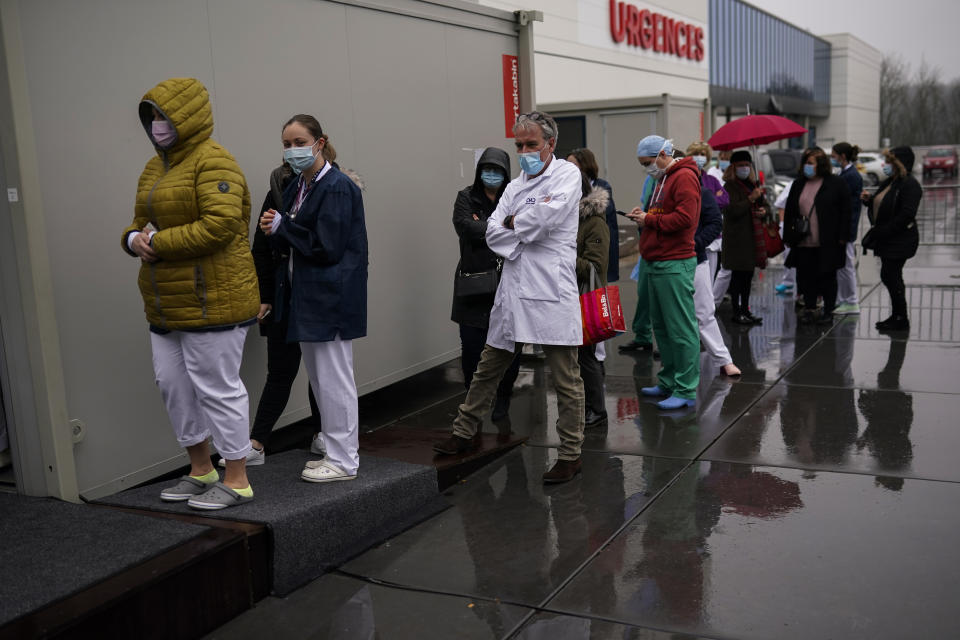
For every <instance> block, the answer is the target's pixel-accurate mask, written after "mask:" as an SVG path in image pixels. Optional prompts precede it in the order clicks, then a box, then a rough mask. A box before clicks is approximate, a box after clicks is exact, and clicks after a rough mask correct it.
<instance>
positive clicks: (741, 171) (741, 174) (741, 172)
mask: <svg viewBox="0 0 960 640" xmlns="http://www.w3.org/2000/svg"><path fill="white" fill-rule="evenodd" d="M736 173H737V177H738V178H740V179H741V180H746V179H747V178H749V177H750V167H737V168H736Z"/></svg>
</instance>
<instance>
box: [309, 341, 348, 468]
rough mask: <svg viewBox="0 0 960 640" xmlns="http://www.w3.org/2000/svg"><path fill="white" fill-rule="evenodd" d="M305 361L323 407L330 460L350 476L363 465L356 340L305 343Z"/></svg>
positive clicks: (321, 435) (314, 391)
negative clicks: (354, 354) (354, 353)
mask: <svg viewBox="0 0 960 640" xmlns="http://www.w3.org/2000/svg"><path fill="white" fill-rule="evenodd" d="M300 351H301V353H303V364H304V365H305V366H306V368H307V374H308V375H309V376H310V386H311V387H313V395H314V396H315V397H316V399H317V406H318V407H319V408H320V422H321V424H322V425H323V426H322V430H321V434H320V437H321V438H322V439H323V446H324V448H325V449H326V450H327V454H326V459H327V460H329V461H330V462H332V463H333V464H335V465H337V466H338V467H340V468H341V469H343V470H344V471H345V472H347V473H348V474H349V475H356V473H357V469H358V468H359V467H360V454H359V453H358V450H359V448H360V442H359V436H360V433H359V431H360V417H359V411H358V408H357V383H356V382H355V381H354V379H353V340H341V339H340V337H339V336H337V337H336V338H335V339H333V340H331V341H329V342H301V343H300Z"/></svg>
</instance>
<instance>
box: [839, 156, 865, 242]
mask: <svg viewBox="0 0 960 640" xmlns="http://www.w3.org/2000/svg"><path fill="white" fill-rule="evenodd" d="M840 177H841V178H842V179H843V181H844V182H845V183H846V185H847V191H848V192H849V193H850V238H851V240H850V242H853V241H854V239H856V237H857V231H858V230H859V227H860V209H861V208H862V206H863V205H862V204H861V203H860V192H861V191H863V178H862V177H861V176H860V172H859V171H857V168H856V167H855V166H853V165H852V164H851V165H850V166H848V167H847V168H846V169H844V170H843V171H841V172H840Z"/></svg>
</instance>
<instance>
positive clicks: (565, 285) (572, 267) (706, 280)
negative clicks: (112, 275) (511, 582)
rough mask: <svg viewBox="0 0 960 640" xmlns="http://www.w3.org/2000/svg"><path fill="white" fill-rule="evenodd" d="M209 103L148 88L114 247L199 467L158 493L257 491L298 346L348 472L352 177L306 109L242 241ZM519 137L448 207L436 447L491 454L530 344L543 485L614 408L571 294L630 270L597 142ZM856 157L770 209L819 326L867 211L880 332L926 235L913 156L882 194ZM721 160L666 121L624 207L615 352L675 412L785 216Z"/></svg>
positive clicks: (359, 280)
mask: <svg viewBox="0 0 960 640" xmlns="http://www.w3.org/2000/svg"><path fill="white" fill-rule="evenodd" d="M212 113H213V111H212V108H211V105H210V101H209V95H208V93H207V91H206V89H205V88H204V87H203V85H202V84H201V83H200V82H198V81H197V80H194V79H184V78H173V79H170V80H166V81H164V82H161V83H160V84H158V85H157V86H156V87H154V88H153V89H151V90H150V91H148V92H147V94H146V95H145V96H144V97H143V99H142V101H141V102H140V105H139V114H140V120H141V122H142V124H143V127H144V129H145V132H146V134H147V137H148V138H149V140H150V142H151V143H152V145H153V146H154V149H155V151H156V154H155V155H154V156H153V157H151V158H150V160H149V161H148V162H147V164H146V166H145V168H144V170H143V173H142V174H141V176H140V180H139V183H138V189H137V199H136V205H135V212H134V220H133V222H132V224H131V225H130V226H128V227H127V228H126V229H125V230H124V232H123V235H122V246H123V249H124V250H125V251H127V252H128V253H129V254H130V255H132V256H135V257H139V258H140V260H141V267H140V274H139V277H138V284H139V287H140V291H141V294H142V297H143V302H144V310H145V314H146V316H147V322H148V327H149V332H150V337H151V347H152V351H153V365H154V374H155V377H156V380H157V384H158V386H159V388H160V391H161V395H162V396H163V400H164V403H165V406H166V408H167V412H168V415H169V417H170V421H171V423H172V425H173V429H174V433H175V435H176V437H177V440H178V442H179V443H180V444H181V446H183V447H184V448H185V449H186V451H187V454H188V456H189V459H190V470H189V472H188V474H187V475H185V476H183V477H182V478H180V479H179V481H178V482H177V483H176V484H173V485H172V486H169V487H166V488H164V489H163V490H162V491H161V495H160V498H161V499H162V500H165V501H185V502H186V503H187V504H188V505H189V506H190V507H193V508H195V509H204V510H215V509H223V508H227V507H231V506H234V505H239V504H243V503H246V502H249V501H251V500H253V497H254V493H253V488H252V486H251V485H250V482H249V479H248V477H247V475H246V466H248V465H250V466H253V465H259V464H263V463H264V461H265V457H266V453H265V449H266V444H267V442H268V440H269V437H270V433H271V431H272V429H273V427H274V425H275V424H276V422H277V420H278V418H279V416H280V414H281V412H282V411H283V408H284V407H285V405H286V403H287V400H288V398H289V394H290V390H291V387H292V384H293V382H294V379H295V378H296V375H297V371H298V369H299V365H300V362H301V359H302V361H303V362H304V364H305V367H306V370H307V372H308V376H309V382H310V385H309V396H310V402H311V414H312V417H311V420H312V424H313V426H314V431H315V436H314V437H313V440H312V443H311V451H312V452H313V453H314V454H316V455H317V456H319V459H317V460H311V461H309V462H307V463H306V465H305V466H304V468H303V470H302V471H301V473H300V478H301V479H302V480H304V481H307V482H312V483H325V482H333V481H344V480H353V479H355V478H356V477H357V474H358V471H359V465H360V459H359V455H358V448H359V443H358V430H359V416H358V399H357V388H356V383H355V380H354V371H353V340H355V339H358V338H362V337H364V336H365V335H366V328H367V262H368V255H367V232H366V223H365V217H364V206H363V197H362V184H361V183H360V181H359V179H358V177H357V176H356V175H355V174H352V172H349V171H344V170H341V169H340V167H339V166H338V165H337V164H336V162H335V159H336V152H335V151H334V149H333V146H332V145H331V143H330V139H329V136H328V135H327V134H326V133H324V131H323V129H322V127H321V125H320V122H319V121H318V120H317V119H316V118H315V117H313V116H311V115H307V114H298V115H295V116H293V117H292V118H290V119H289V120H288V121H287V122H286V123H284V125H283V126H282V128H281V145H282V149H283V156H284V164H283V165H282V166H280V167H278V168H276V169H275V170H274V171H273V172H272V174H271V176H270V180H269V187H270V188H269V190H268V192H267V196H266V198H265V200H264V203H263V206H262V207H261V210H260V216H259V219H258V223H257V225H256V231H255V234H254V239H253V246H252V249H251V244H250V239H249V231H248V229H249V223H250V213H251V203H250V192H249V189H248V188H247V184H246V181H245V179H244V176H243V173H242V172H241V171H240V169H239V166H238V165H237V163H236V161H235V160H234V158H233V157H232V156H231V155H230V153H229V152H228V151H227V150H226V149H225V148H223V147H222V146H221V145H219V144H218V143H217V142H215V141H214V140H213V139H212V138H211V133H212V131H213V116H212ZM513 133H514V138H515V144H516V151H517V155H518V158H519V161H520V168H521V171H520V173H519V175H518V176H517V177H515V178H512V179H511V163H510V157H509V155H508V154H507V153H506V152H505V151H503V150H501V149H497V148H494V147H490V148H487V149H486V150H484V152H483V153H482V154H481V156H480V157H479V159H478V162H477V166H476V170H475V174H474V179H473V182H472V183H471V184H470V185H468V186H467V187H465V188H464V189H462V190H461V191H460V192H459V193H458V194H457V197H456V201H455V203H454V208H453V225H454V229H455V231H456V233H457V236H458V238H459V244H460V258H459V261H458V264H457V266H456V270H455V275H454V283H453V284H454V287H453V289H454V296H453V304H452V311H451V319H452V320H453V321H454V322H456V323H457V324H458V325H459V330H460V340H461V349H462V358H461V366H462V371H463V378H464V386H465V388H466V391H467V393H466V397H465V399H464V401H463V403H462V404H461V405H460V407H459V409H458V413H457V416H456V418H455V419H454V421H453V425H452V432H451V434H450V436H449V437H448V438H447V439H445V440H443V441H441V442H437V443H436V444H435V445H434V447H433V448H434V450H435V451H436V453H437V454H439V455H456V454H462V453H465V452H468V451H470V450H471V449H473V448H475V447H476V446H478V440H477V434H478V431H479V428H480V425H481V422H482V420H483V418H484V417H485V416H486V415H487V412H489V411H490V410H491V409H492V414H491V417H492V419H493V421H494V422H495V423H496V422H499V421H504V420H506V421H507V424H509V420H508V414H509V408H510V398H511V395H512V391H513V386H514V383H515V381H516V379H517V376H518V370H519V354H520V352H521V350H522V348H523V345H524V344H531V345H537V346H539V347H541V348H542V349H543V353H544V354H545V356H546V361H547V364H548V366H549V367H550V369H551V371H552V377H553V381H554V385H555V389H556V395H557V405H558V420H557V424H556V428H557V433H558V435H559V438H560V441H561V445H560V447H559V449H558V453H557V460H556V462H555V464H554V465H553V466H552V468H550V469H549V470H548V471H546V472H545V473H544V474H543V481H544V482H547V483H556V482H566V481H568V480H571V479H572V478H574V477H575V476H576V475H577V474H579V473H580V470H581V462H580V450H581V446H582V443H583V439H584V430H585V429H590V428H595V427H599V426H604V425H606V424H607V420H608V418H607V412H606V402H605V397H604V375H605V372H604V364H603V362H604V359H605V357H606V351H605V348H604V345H603V343H602V342H601V343H599V344H596V345H584V344H583V330H582V325H581V313H580V301H579V295H580V294H581V293H583V292H585V291H589V290H593V289H596V288H598V287H601V286H605V285H606V284H607V283H608V282H611V281H614V280H616V278H617V276H618V274H619V242H618V237H619V227H618V225H617V218H616V216H617V209H616V206H615V204H614V202H613V192H612V187H611V186H610V184H609V183H607V182H605V181H604V180H602V179H601V178H600V176H599V167H598V164H597V161H596V157H595V156H594V154H593V153H592V152H591V151H590V150H589V149H583V148H580V149H575V150H574V151H572V152H571V153H570V154H569V155H568V156H567V158H566V159H560V158H557V157H555V155H554V152H555V150H556V147H557V140H558V129H557V124H556V122H555V121H554V119H553V118H552V117H551V116H550V115H549V114H546V113H543V112H539V111H533V112H531V113H528V114H524V115H521V116H520V117H519V118H518V119H517V121H516V124H515V125H514V128H513ZM858 151H859V150H858V149H857V147H855V146H852V145H849V144H847V143H839V144H837V145H835V146H834V147H833V148H832V152H831V156H830V157H828V156H827V154H826V153H825V152H824V151H823V150H821V149H818V148H811V149H807V150H806V151H805V152H804V153H803V156H802V169H801V173H800V175H798V177H797V179H796V180H795V181H794V183H793V184H792V185H790V187H789V188H788V190H786V191H785V193H786V195H785V196H783V198H782V200H781V201H778V203H777V207H778V208H781V207H782V210H783V216H782V224H783V227H782V228H783V238H784V241H785V242H786V244H787V245H788V246H789V248H790V253H789V255H788V257H787V260H786V265H787V266H788V267H793V268H796V274H797V275H796V286H797V289H798V293H799V294H800V296H801V297H802V299H803V301H804V306H803V309H802V311H801V322H803V323H814V322H817V323H822V324H828V323H831V322H832V321H833V314H834V313H835V312H836V313H856V312H858V311H859V308H858V306H857V299H856V296H857V285H856V271H855V251H854V250H853V248H854V242H855V241H856V237H857V234H856V231H857V219H856V217H857V216H858V215H859V209H860V201H861V200H862V202H863V204H865V205H866V206H867V207H868V212H869V216H870V220H871V223H872V224H873V228H872V229H871V231H870V233H869V234H868V236H867V237H865V238H864V240H863V246H864V247H865V248H869V249H872V250H873V251H874V252H875V253H876V254H877V255H878V256H880V257H881V263H882V269H881V278H882V280H883V283H884V285H885V286H886V287H887V289H888V291H889V293H890V297H891V301H892V304H893V312H892V315H891V317H890V318H888V319H887V320H884V321H882V322H880V323H878V325H877V326H878V328H880V329H884V330H903V329H905V328H908V327H909V319H908V316H907V308H906V299H905V293H904V284H903V276H902V271H903V266H904V263H905V261H906V260H907V259H909V258H910V257H912V256H913V255H914V254H915V253H916V249H917V244H918V234H917V229H916V220H915V218H916V210H917V206H918V203H919V200H920V197H921V196H922V189H921V188H920V186H919V183H917V181H916V180H915V179H914V178H913V177H912V175H911V170H912V166H913V160H914V159H913V154H912V152H911V151H910V149H909V148H907V147H900V148H897V149H894V150H892V151H891V152H887V154H886V157H887V167H888V169H889V173H888V176H889V178H888V179H887V180H886V181H885V182H884V183H883V184H881V185H880V188H879V189H878V191H877V192H876V194H874V195H871V194H867V193H866V192H863V193H860V191H862V189H860V187H861V186H862V183H860V182H858V179H859V178H858V176H853V175H852V174H851V171H853V172H854V173H855V167H853V166H852V165H853V162H854V161H855V160H856V156H857V153H858ZM710 156H711V150H710V148H709V146H708V145H707V144H706V143H704V142H702V141H698V142H695V143H693V144H691V145H690V146H689V147H688V148H687V151H686V153H683V152H681V151H679V150H678V149H674V144H673V141H672V140H669V139H666V138H664V137H662V136H659V135H649V136H646V137H644V138H643V139H642V140H640V141H639V143H638V145H637V160H638V162H639V163H640V165H641V167H642V168H643V169H644V170H645V172H646V180H645V183H644V190H643V192H644V194H645V195H644V197H643V198H642V201H641V202H640V203H639V204H638V205H637V206H634V207H633V208H632V209H631V211H630V212H629V213H628V214H626V215H627V217H628V218H629V219H631V220H632V221H634V222H635V223H636V225H637V230H638V233H639V254H640V259H639V263H638V269H637V274H638V283H637V292H638V302H637V308H636V313H635V318H634V331H635V334H636V336H635V338H634V340H632V341H630V342H629V343H627V344H626V345H623V346H622V349H621V350H622V351H627V352H629V351H643V350H650V349H652V346H653V345H652V343H653V340H654V339H655V340H656V344H657V346H658V347H659V354H660V358H661V360H662V367H661V370H660V371H659V374H658V376H657V383H656V384H655V385H653V386H650V387H645V388H643V389H642V390H641V394H642V395H644V396H649V397H651V398H656V399H657V404H658V407H659V408H660V409H662V410H664V411H672V410H677V409H687V408H690V407H693V406H695V404H696V394H697V387H698V385H699V381H700V351H701V347H702V348H703V349H705V350H706V351H707V352H708V355H709V356H710V358H711V359H712V361H713V362H715V363H716V364H717V366H719V369H720V372H721V373H722V374H724V375H726V376H729V377H737V376H739V375H740V369H739V368H738V367H737V366H736V365H735V364H734V363H733V361H732V359H731V358H730V352H729V350H728V349H727V348H726V345H725V344H724V342H723V337H722V335H721V332H720V329H719V326H718V323H717V319H716V317H715V311H716V297H717V287H718V286H720V285H719V282H720V280H721V277H720V276H721V274H722V273H723V272H726V273H727V274H729V293H730V296H731V300H732V306H733V316H732V318H731V320H732V322H734V323H737V324H742V325H755V324H759V323H760V322H761V320H760V318H759V317H757V316H755V315H754V314H753V313H752V312H751V310H750V307H749V298H750V291H751V283H752V278H753V274H754V271H755V269H757V268H760V269H762V268H764V267H765V266H766V261H767V255H766V250H765V245H764V237H763V236H764V233H765V229H766V227H765V225H767V224H768V223H769V221H770V220H772V216H773V210H772V207H771V206H770V205H769V204H768V203H767V201H766V195H765V190H764V189H763V186H762V184H761V181H760V179H759V176H758V174H757V171H756V168H755V166H754V162H753V158H752V157H751V155H750V153H748V152H747V151H743V150H740V151H736V152H733V153H729V152H722V153H721V155H720V161H719V166H718V167H717V168H709V169H708V168H707V164H708V163H709V161H710ZM831 161H832V162H831ZM831 164H834V165H836V166H837V168H838V169H839V175H834V172H833V168H832V167H831ZM718 171H719V172H720V177H721V178H722V182H721V180H720V179H718V175H717V173H718ZM718 257H719V259H717V258H718ZM717 262H719V263H720V265H722V267H721V269H720V271H719V273H717V275H716V278H715V264H716V263H717ZM838 289H839V304H840V307H839V308H838V307H837V303H838ZM779 290H780V289H779V288H778V291H779ZM721 295H722V292H721ZM819 299H822V300H823V307H822V311H821V312H820V314H819V315H815V314H814V310H815V309H816V308H817V304H818V300H819ZM638 323H639V325H638ZM256 324H259V326H260V330H261V333H262V334H263V335H264V336H266V337H267V380H266V384H265V387H264V392H263V395H262V397H261V401H260V405H259V407H258V410H257V413H256V419H255V420H254V424H253V430H252V431H250V429H249V424H248V418H249V399H248V395H247V391H246V389H245V387H244V385H243V382H242V380H241V379H240V373H239V371H240V361H241V356H242V352H243V345H244V341H245V337H246V334H247V332H248V330H249V328H250V327H251V326H254V325H256ZM210 439H212V441H213V445H214V447H215V448H216V450H217V452H218V453H219V454H220V456H221V461H220V465H221V466H222V467H224V469H225V471H224V476H223V479H222V480H221V478H220V475H219V473H218V472H217V471H216V469H215V468H214V466H213V465H212V463H211V455H210V454H211V452H210V450H209V446H208V440H210Z"/></svg>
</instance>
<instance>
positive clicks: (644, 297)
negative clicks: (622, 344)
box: [632, 256, 653, 344]
mask: <svg viewBox="0 0 960 640" xmlns="http://www.w3.org/2000/svg"><path fill="white" fill-rule="evenodd" d="M645 263H646V260H644V259H643V257H642V256H641V258H640V264H639V267H638V268H637V308H636V311H634V313H633V326H632V329H633V333H634V338H633V341H634V342H639V343H641V344H653V334H652V333H651V332H650V292H649V286H648V285H647V274H646V267H645V266H644V265H645Z"/></svg>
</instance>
